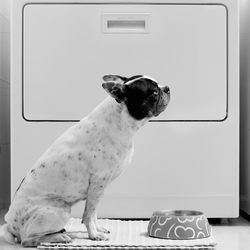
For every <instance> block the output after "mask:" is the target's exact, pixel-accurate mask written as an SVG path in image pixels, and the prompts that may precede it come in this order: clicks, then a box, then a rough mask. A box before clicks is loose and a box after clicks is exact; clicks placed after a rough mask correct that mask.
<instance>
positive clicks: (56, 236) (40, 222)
mask: <svg viewBox="0 0 250 250" xmlns="http://www.w3.org/2000/svg"><path fill="white" fill-rule="evenodd" d="M103 80H104V83H103V84H102V87H103V88H104V89H105V90H106V91H107V92H108V94H109V95H110V96H109V97H107V98H106V99H105V100H104V101H103V102H102V103H101V104H99V105H98V106H97V107H96V108H95V109H94V110H93V111H92V112H91V113H90V114H89V115H88V116H86V117H85V118H83V119H81V120H80V122H78V123H76V124H75V125H74V126H72V127H70V128H69V129H68V130H67V131H66V132H64V133H63V134H62V135H61V136H60V137H59V138H58V139H57V140H56V141H55V142H54V143H53V144H52V145H51V146H50V147H49V148H48V150H47V151H46V152H45V153H44V154H42V156H41V157H40V158H39V159H38V160H37V162H36V163H35V164H34V165H33V166H32V168H31V169H30V171H29V172H28V174H27V175H26V177H25V178H24V179H23V181H22V182H21V184H20V185H19V187H18V189H17V191H16V193H15V195H14V198H13V200H12V203H11V205H10V207H9V210H8V213H7V214H6V215H5V221H6V224H4V225H3V229H4V232H5V239H6V240H7V241H9V242H10V243H14V242H18V243H21V244H22V246H25V247H32V246H37V245H39V244H40V243H41V242H70V241H71V238H70V236H69V235H67V233H66V232H65V230H63V228H64V226H65V225H66V224H67V222H68V220H69V219H70V212H71V207H72V206H73V205H74V204H76V203H77V202H79V201H81V200H86V204H85V210H84V213H83V216H82V223H84V224H85V225H86V228H87V230H88V235H89V238H90V239H92V240H107V239H108V233H109V231H108V230H106V229H105V228H102V227H101V226H100V225H98V221H97V211H96V210H97V205H98V203H99V201H100V199H101V197H102V196H103V194H104V190H105V188H106V187H107V186H108V185H109V183H110V182H111V181H112V180H114V179H115V178H116V177H117V176H119V175H120V173H121V172H122V171H123V169H124V168H125V167H126V166H127V165H128V164H129V163H130V161H131V157H132V155H133V144H132V139H133V137H134V135H135V134H136V132H137V131H138V129H139V128H140V127H142V126H143V125H144V124H145V123H146V122H147V121H148V120H149V119H150V118H152V117H154V116H158V115H159V114H160V113H161V112H162V111H164V110H165V108H166V107H167V105H168V103H169V100H170V90H169V87H167V86H165V87H161V86H159V85H158V83H157V81H156V80H154V79H152V78H150V77H147V76H143V75H137V76H133V77H130V78H127V77H122V76H118V75H105V76H104V77H103Z"/></svg>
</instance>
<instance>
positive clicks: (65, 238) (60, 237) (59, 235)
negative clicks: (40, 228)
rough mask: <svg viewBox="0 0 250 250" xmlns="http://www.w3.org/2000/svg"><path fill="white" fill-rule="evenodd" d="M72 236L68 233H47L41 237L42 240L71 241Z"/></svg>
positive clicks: (54, 241)
mask: <svg viewBox="0 0 250 250" xmlns="http://www.w3.org/2000/svg"><path fill="white" fill-rule="evenodd" d="M71 241H72V240H71V238H70V237H69V236H68V235H67V234H66V233H56V234H51V235H45V236H43V237H42V238H41V240H40V242H48V243H59V242H60V243H69V242H71Z"/></svg>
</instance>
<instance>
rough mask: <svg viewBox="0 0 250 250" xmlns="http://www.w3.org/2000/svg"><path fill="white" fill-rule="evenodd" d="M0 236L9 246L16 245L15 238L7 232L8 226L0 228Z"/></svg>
mask: <svg viewBox="0 0 250 250" xmlns="http://www.w3.org/2000/svg"><path fill="white" fill-rule="evenodd" d="M0 236H2V237H3V238H4V239H5V240H6V241H7V242H8V243H10V244H15V243H16V237H15V235H14V234H12V233H11V232H10V231H9V227H8V224H4V225H1V226H0Z"/></svg>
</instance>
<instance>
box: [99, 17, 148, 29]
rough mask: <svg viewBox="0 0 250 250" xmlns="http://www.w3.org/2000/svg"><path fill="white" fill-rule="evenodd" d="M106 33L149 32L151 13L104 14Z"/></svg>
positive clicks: (103, 21) (103, 20)
mask: <svg viewBox="0 0 250 250" xmlns="http://www.w3.org/2000/svg"><path fill="white" fill-rule="evenodd" d="M102 23H103V25H102V27H103V32H104V33H149V27H150V15H149V14H103V16H102Z"/></svg>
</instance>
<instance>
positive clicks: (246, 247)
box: [0, 211, 250, 250]
mask: <svg viewBox="0 0 250 250" xmlns="http://www.w3.org/2000/svg"><path fill="white" fill-rule="evenodd" d="M3 215H4V211H0V224H3V223H4V221H3ZM212 227H213V234H214V237H215V240H216V241H217V243H218V245H217V247H216V250H250V222H249V221H247V220H246V219H244V218H243V217H240V218H238V219H230V220H228V221H226V220H224V221H222V223H220V224H214V223H213V224H212ZM17 249H20V250H21V249H24V248H22V247H21V246H20V245H15V246H13V245H9V244H7V243H5V242H4V240H3V238H2V236H0V250H17ZM26 249H27V248H26ZM29 249H30V250H32V249H36V248H29Z"/></svg>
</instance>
